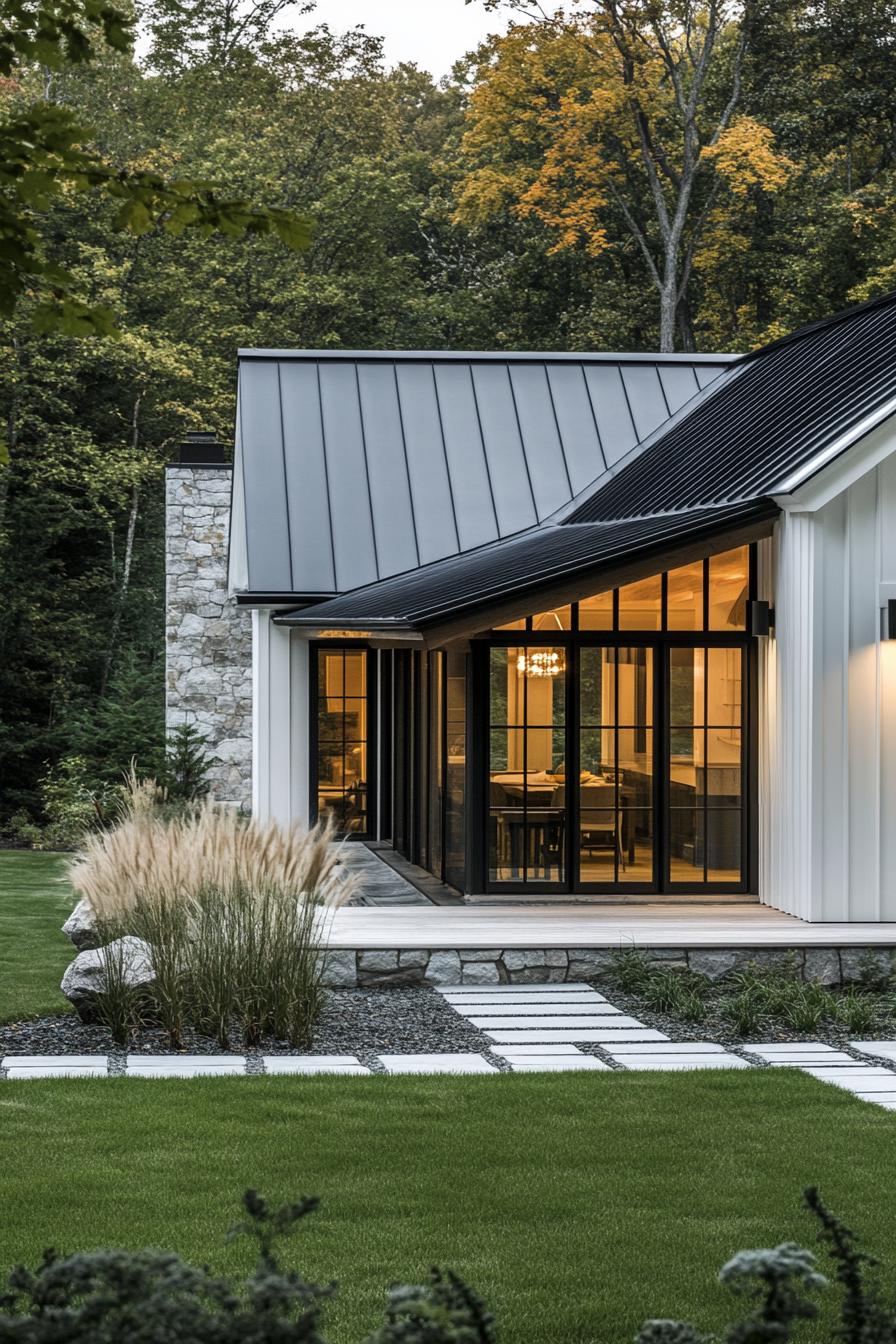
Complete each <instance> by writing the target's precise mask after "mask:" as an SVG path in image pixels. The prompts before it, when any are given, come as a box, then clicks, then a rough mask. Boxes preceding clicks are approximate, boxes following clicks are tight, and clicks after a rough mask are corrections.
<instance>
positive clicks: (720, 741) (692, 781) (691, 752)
mask: <svg viewBox="0 0 896 1344" xmlns="http://www.w3.org/2000/svg"><path fill="white" fill-rule="evenodd" d="M745 662H746V651H745V649H744V648H743V647H727V648H726V647H722V648H712V647H703V648H673V649H670V650H669V673H668V714H667V719H668V730H667V752H666V761H665V772H666V788H667V796H668V831H669V846H668V848H669V854H668V872H667V879H668V881H669V883H670V884H671V885H673V886H678V887H682V888H683V887H694V886H708V885H714V884H716V883H729V882H739V881H740V880H741V873H742V868H743V859H744V849H745V839H746V835H745V816H744V694H743V688H744V682H745V670H746V669H745Z"/></svg>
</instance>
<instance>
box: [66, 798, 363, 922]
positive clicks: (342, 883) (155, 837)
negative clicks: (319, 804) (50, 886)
mask: <svg viewBox="0 0 896 1344" xmlns="http://www.w3.org/2000/svg"><path fill="white" fill-rule="evenodd" d="M145 788H146V786H145V785H143V786H140V792H139V793H138V794H137V799H138V805H137V806H132V807H129V808H128V809H127V811H126V813H125V815H124V817H123V818H122V820H121V821H120V822H119V824H118V825H117V826H114V827H113V828H112V829H111V830H108V831H101V832H95V833H93V834H91V835H89V836H88V837H87V839H86V841H85V843H84V846H83V849H82V851H81V853H80V854H79V855H78V856H77V857H76V858H75V860H74V862H73V863H72V864H71V866H70V868H69V874H68V876H69V881H70V882H71V884H72V886H73V887H74V888H75V890H76V891H77V892H78V894H79V895H80V896H82V897H83V898H84V899H85V900H86V901H87V902H88V904H89V905H90V907H91V909H92V910H93V912H94V914H95V915H96V917H97V919H100V920H117V919H121V918H122V917H126V916H127V914H128V913H129V912H130V911H131V910H132V909H133V908H134V906H135V905H136V903H137V902H138V901H139V900H141V899H143V898H146V897H147V896H150V895H151V896H158V895H160V894H164V895H165V896H166V897H168V898H170V899H172V900H175V901H186V900H189V899H190V898H191V897H194V896H195V895H196V894H197V893H198V892H199V891H201V890H204V889H207V888H215V889H217V890H219V891H228V890H231V889H232V888H234V887H237V886H240V887H246V888H248V889H250V890H251V889H253V888H255V889H261V888H265V889H271V890H273V891H277V892H280V893H282V894H283V895H285V896H292V897H294V898H295V899H301V900H303V901H311V902H312V903H314V904H315V905H325V906H331V907H335V906H338V905H341V904H342V903H343V902H344V901H345V900H346V899H347V897H348V896H350V895H351V884H350V882H349V880H348V879H347V877H346V874H345V868H344V866H343V864H342V862H341V859H340V855H339V848H338V846H336V845H334V844H333V838H334V836H333V828H332V825H326V824H324V823H319V824H318V825H316V826H313V827H312V828H311V829H310V830H306V829H305V828H304V827H303V826H300V825H293V826H281V825H280V824H279V823H278V822H275V821H269V822H257V821H252V820H247V819H246V818H244V817H241V816H240V815H239V814H238V813H237V812H235V811H234V810H233V809H232V808H226V807H222V806H220V805H218V804H215V803H213V802H211V801H208V800H206V801H205V802H203V803H202V804H200V805H199V806H198V807H197V808H196V810H195V811H193V812H190V813H187V814H186V815H183V816H179V817H177V816H176V817H171V818H166V817H164V816H161V815H159V814H157V813H155V812H153V811H152V810H150V809H149V808H148V807H147V806H145ZM130 796H131V797H133V796H134V795H133V791H132V792H131V794H130Z"/></svg>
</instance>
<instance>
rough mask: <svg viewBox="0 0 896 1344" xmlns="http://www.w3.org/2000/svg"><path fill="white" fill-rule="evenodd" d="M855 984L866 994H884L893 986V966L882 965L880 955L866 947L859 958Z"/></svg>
mask: <svg viewBox="0 0 896 1344" xmlns="http://www.w3.org/2000/svg"><path fill="white" fill-rule="evenodd" d="M856 983H857V985H858V986H859V988H860V989H863V990H866V991H867V992H868V993H885V992H886V991H887V990H888V989H890V988H891V986H892V984H893V966H892V964H890V965H889V966H887V965H883V964H882V963H881V960H880V954H879V953H877V952H875V951H873V949H872V948H870V947H866V948H865V951H864V952H863V953H862V955H861V956H860V957H859V964H858V968H857V974H856Z"/></svg>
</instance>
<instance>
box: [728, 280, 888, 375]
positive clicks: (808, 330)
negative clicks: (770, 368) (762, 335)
mask: <svg viewBox="0 0 896 1344" xmlns="http://www.w3.org/2000/svg"><path fill="white" fill-rule="evenodd" d="M891 303H896V289H891V290H888V291H887V293H886V294H878V295H877V297H876V298H873V299H864V300H863V302H862V303H853V304H850V306H849V307H848V308H841V309H840V311H839V312H837V313H831V314H830V315H829V316H828V317H818V318H816V319H815V320H814V321H813V322H807V323H806V324H805V326H802V327H797V329H796V331H790V332H788V333H787V335H786V336H779V337H778V338H777V339H776V340H774V341H768V342H767V343H766V344H765V345H760V346H757V348H756V349H755V350H748V351H747V352H746V353H745V354H743V355H740V356H738V357H736V358H735V359H734V360H732V363H733V364H735V365H738V366H739V365H742V364H748V363H750V362H751V361H752V360H754V359H761V358H762V356H763V355H767V354H769V353H770V352H771V351H772V350H780V349H781V347H782V346H784V345H791V344H793V343H794V342H795V341H799V340H802V338H803V337H804V336H810V335H811V334H812V333H813V332H816V331H824V330H826V329H827V328H828V327H836V326H838V325H839V323H841V322H849V321H851V319H852V318H854V317H858V316H859V315H860V314H862V313H867V312H869V311H871V310H873V309H875V308H886V307H887V305H888V304H891Z"/></svg>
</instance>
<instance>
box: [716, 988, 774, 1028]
mask: <svg viewBox="0 0 896 1344" xmlns="http://www.w3.org/2000/svg"><path fill="white" fill-rule="evenodd" d="M722 1015H723V1017H726V1018H727V1019H728V1021H729V1022H730V1023H731V1025H732V1026H733V1027H734V1030H735V1031H736V1032H737V1033H738V1035H740V1036H753V1035H755V1033H756V1032H758V1031H759V1030H760V1028H761V1027H762V1025H763V1023H764V1022H765V1017H766V1012H765V1005H764V1004H763V1002H762V1000H761V998H759V996H758V995H756V994H754V993H751V992H750V991H749V990H747V989H743V990H741V992H740V993H739V994H735V995H734V997H733V998H731V999H729V1000H728V1001H727V1003H725V1004H723V1005H722Z"/></svg>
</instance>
